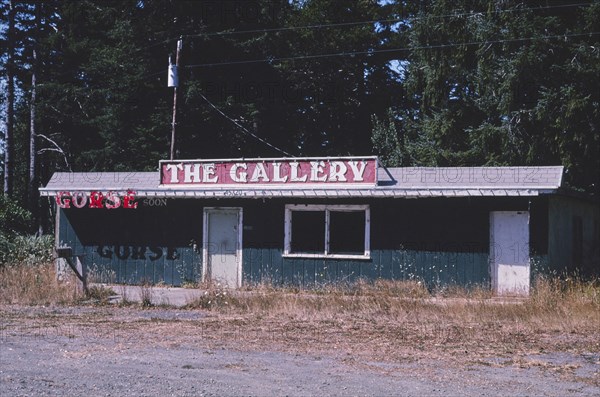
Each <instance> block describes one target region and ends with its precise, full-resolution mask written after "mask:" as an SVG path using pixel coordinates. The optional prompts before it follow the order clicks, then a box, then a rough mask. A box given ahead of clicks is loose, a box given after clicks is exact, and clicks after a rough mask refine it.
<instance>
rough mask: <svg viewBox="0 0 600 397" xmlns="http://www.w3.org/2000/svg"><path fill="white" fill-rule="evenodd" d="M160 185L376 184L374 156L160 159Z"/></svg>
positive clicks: (375, 161)
mask: <svg viewBox="0 0 600 397" xmlns="http://www.w3.org/2000/svg"><path fill="white" fill-rule="evenodd" d="M160 183H161V185H163V186H166V187H168V186H176V185H184V186H203V187H208V186H222V185H226V186H232V185H233V186H244V185H284V186H288V187H289V186H292V185H294V186H295V185H298V186H297V187H300V186H304V185H319V186H323V187H324V186H337V185H361V186H364V185H366V186H368V185H371V186H375V185H376V184H377V158H376V157H339V158H301V159H295V158H292V159H237V160H179V161H176V160H174V161H161V162H160Z"/></svg>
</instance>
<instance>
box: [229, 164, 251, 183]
mask: <svg viewBox="0 0 600 397" xmlns="http://www.w3.org/2000/svg"><path fill="white" fill-rule="evenodd" d="M240 168H241V169H244V170H246V169H248V166H247V165H246V164H244V163H236V164H234V165H233V167H231V171H230V173H229V175H230V176H231V180H232V181H234V182H242V183H245V182H247V181H248V174H247V173H246V172H244V171H241V172H238V170H239V169H240Z"/></svg>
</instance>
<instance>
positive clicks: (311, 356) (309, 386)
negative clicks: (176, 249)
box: [0, 306, 600, 396]
mask: <svg viewBox="0 0 600 397" xmlns="http://www.w3.org/2000/svg"><path fill="white" fill-rule="evenodd" d="M219 321H221V319H219V318H215V317H214V315H213V314H211V313H209V312H203V311H200V310H179V309H169V308H153V309H139V308H137V307H129V308H121V307H85V306H81V307H50V308H44V307H18V306H5V307H0V392H1V395H2V396H79V395H86V396H138V395H149V396H166V395H174V396H196V395H200V396H213V395H215V396H216V395H219V396H222V395H259V396H263V395H264V396H280V395H290V396H295V395H319V396H321V395H335V396H338V395H340V396H346V395H347V396H360V395H397V396H405V395H406V396H408V395H419V396H423V395H425V396H427V395H431V396H447V395H452V396H454V395H456V396H462V395H465V396H475V395H476V396H497V395H503V396H538V395H543V396H589V395H598V393H600V389H599V386H598V385H599V384H600V382H599V380H600V355H599V354H598V352H564V351H561V352H552V351H545V352H543V353H540V352H537V353H535V354H534V353H532V354H525V355H519V356H518V357H516V356H515V357H510V356H506V355H501V356H481V355H478V356H473V357H471V356H469V357H468V358H467V359H465V357H456V358H455V357H453V356H452V355H449V356H448V355H444V356H441V357H438V358H435V357H433V356H431V355H430V354H427V352H423V354H422V355H420V354H415V353H414V351H412V350H406V351H390V352H389V357H387V358H385V359H381V360H369V359H365V358H363V357H360V356H357V355H356V353H355V350H352V349H348V348H345V347H344V346H343V345H337V344H332V345H328V346H329V347H328V348H326V349H324V348H319V349H318V350H313V349H311V348H310V347H299V346H295V345H294V344H295V341H294V339H293V338H288V339H286V338H281V337H273V335H271V334H269V332H268V330H264V329H263V330H259V331H257V333H256V335H254V336H253V337H255V338H256V340H257V342H256V343H253V342H252V339H248V337H247V336H248V335H247V332H248V329H247V328H239V333H238V334H236V332H235V331H233V330H232V329H231V328H230V329H229V331H230V332H228V333H223V332H216V331H215V330H216V328H215V327H214V326H211V327H208V326H206V324H209V322H210V324H213V325H214V323H215V322H217V323H218V322H219ZM225 324H231V322H224V327H225V326H227V327H230V325H225ZM242 333H244V335H242ZM259 339H260V340H259ZM465 353H467V352H465ZM453 354H455V353H453Z"/></svg>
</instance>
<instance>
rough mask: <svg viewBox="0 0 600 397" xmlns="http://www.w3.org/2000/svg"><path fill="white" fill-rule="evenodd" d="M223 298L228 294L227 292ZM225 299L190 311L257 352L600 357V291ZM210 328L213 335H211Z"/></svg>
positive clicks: (376, 286)
mask: <svg viewBox="0 0 600 397" xmlns="http://www.w3.org/2000/svg"><path fill="white" fill-rule="evenodd" d="M225 292H227V291H225ZM222 293H223V291H221V290H219V289H213V290H207V292H206V294H205V297H204V298H202V299H201V300H199V301H191V302H190V304H189V308H194V307H199V308H203V309H210V310H211V311H212V312H213V313H214V314H215V316H216V319H215V321H214V324H213V323H211V322H210V321H204V322H202V324H201V326H202V327H203V328H205V329H208V330H210V333H209V334H210V335H211V336H213V335H214V336H215V337H223V338H225V339H227V338H228V337H229V335H235V338H233V339H235V340H237V341H240V342H246V343H248V342H249V343H251V344H253V345H256V346H261V345H263V344H264V345H265V346H267V345H268V346H271V347H272V346H274V345H280V346H286V348H290V347H291V348H293V349H300V350H315V351H322V350H331V349H334V350H338V351H348V352H350V354H351V355H352V356H355V357H358V356H362V355H366V356H369V357H371V358H377V359H386V358H392V357H394V355H395V354H396V353H397V354H399V357H400V356H405V355H406V354H408V355H409V356H410V355H412V354H416V355H417V356H418V357H427V356H431V357H432V358H434V357H437V356H439V355H444V356H447V357H452V358H453V359H458V360H463V359H464V358H467V357H470V359H473V358H474V357H482V356H504V357H513V356H514V355H520V354H530V353H539V352H543V351H549V350H554V351H566V350H568V351H600V342H599V341H600V316H599V315H598V313H600V285H599V284H598V282H584V281H580V280H568V279H567V280H559V279H547V278H539V279H538V280H536V282H535V283H534V286H533V288H532V293H531V296H530V297H529V298H522V299H509V300H506V301H503V300H501V299H498V298H492V296H491V294H490V293H489V292H488V291H487V290H485V289H470V290H469V289H464V288H459V287H453V288H452V289H450V288H448V289H445V290H444V291H442V292H439V293H438V294H431V293H429V292H428V291H427V289H426V288H424V287H423V286H422V284H419V283H418V282H392V281H377V282H372V283H370V282H360V283H357V284H355V285H349V286H343V287H342V286H333V285H331V286H327V287H324V288H319V289H317V290H298V289H293V288H275V287H273V286H271V285H262V286H254V287H252V288H246V289H245V290H242V291H238V292H236V293H235V294H234V295H233V296H228V297H227V298H226V299H225V298H224V297H223V296H221V295H220V294H222ZM213 325H214V327H213Z"/></svg>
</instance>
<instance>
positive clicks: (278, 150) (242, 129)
mask: <svg viewBox="0 0 600 397" xmlns="http://www.w3.org/2000/svg"><path fill="white" fill-rule="evenodd" d="M199 95H200V97H202V99H204V100H205V101H206V103H208V104H209V105H210V107H212V108H213V109H214V110H215V111H217V113H219V114H220V115H221V116H223V117H225V118H226V119H227V120H229V121H231V122H232V123H233V124H235V125H236V126H237V127H238V128H239V129H240V130H241V131H242V132H244V133H245V134H246V135H249V136H251V137H252V138H254V139H256V140H258V141H259V142H261V143H263V144H265V145H267V146H268V147H270V148H271V149H274V150H275V151H277V152H279V153H281V154H283V155H285V156H288V157H294V156H292V155H291V154H289V153H288V152H286V151H285V150H283V149H281V148H279V147H277V146H275V145H273V144H272V143H270V142H268V141H267V140H265V139H263V138H261V137H259V136H258V135H256V134H255V133H253V132H251V131H249V130H248V129H247V128H246V127H244V126H243V125H241V124H240V123H239V122H238V121H237V120H235V119H233V118H231V117H229V116H228V115H227V114H226V113H225V112H223V111H222V110H221V109H219V108H218V107H217V106H216V105H215V104H214V103H212V102H211V101H210V100H209V99H208V98H207V97H205V96H204V95H203V94H202V93H199Z"/></svg>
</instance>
